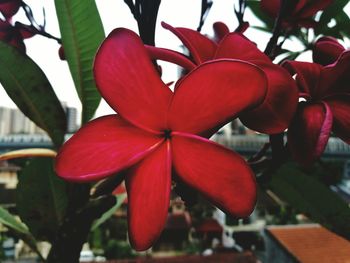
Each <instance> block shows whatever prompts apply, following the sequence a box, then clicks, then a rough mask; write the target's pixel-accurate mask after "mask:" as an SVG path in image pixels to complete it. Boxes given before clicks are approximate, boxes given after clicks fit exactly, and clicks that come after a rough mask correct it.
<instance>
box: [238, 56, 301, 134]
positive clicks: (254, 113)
mask: <svg viewBox="0 0 350 263" xmlns="http://www.w3.org/2000/svg"><path fill="white" fill-rule="evenodd" d="M258 65H259V67H260V68H261V69H262V70H263V71H264V72H265V74H266V76H267V81H268V89H267V94H266V97H265V100H264V102H263V103H262V104H261V105H260V106H259V107H257V108H256V109H254V110H251V111H248V112H246V113H244V114H242V115H240V120H241V121H242V123H243V124H244V125H245V126H247V127H248V128H250V129H253V130H255V131H258V132H262V133H267V134H276V133H279V132H283V131H284V130H285V129H287V128H288V126H289V124H290V122H291V120H292V118H293V116H294V114H295V111H296V109H297V105H298V89H297V86H296V84H295V81H294V80H293V78H292V77H291V76H290V75H289V74H288V72H287V71H286V70H285V69H283V68H281V67H280V66H277V65H275V64H272V63H264V62H260V63H259V64H258Z"/></svg>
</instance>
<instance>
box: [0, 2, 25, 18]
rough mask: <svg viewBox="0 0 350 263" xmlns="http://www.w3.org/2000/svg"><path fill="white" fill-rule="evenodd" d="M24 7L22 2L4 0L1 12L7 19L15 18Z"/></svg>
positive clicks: (0, 5) (0, 6)
mask: <svg viewBox="0 0 350 263" xmlns="http://www.w3.org/2000/svg"><path fill="white" fill-rule="evenodd" d="M21 5H22V0H2V1H0V12H1V13H2V14H3V16H4V17H5V18H6V19H10V18H11V17H12V16H14V15H15V14H16V13H17V11H18V9H19V8H20V7H21Z"/></svg>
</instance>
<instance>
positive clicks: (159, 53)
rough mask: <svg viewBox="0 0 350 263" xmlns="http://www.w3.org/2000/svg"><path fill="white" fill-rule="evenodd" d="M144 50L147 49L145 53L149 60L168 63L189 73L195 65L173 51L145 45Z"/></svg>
mask: <svg viewBox="0 0 350 263" xmlns="http://www.w3.org/2000/svg"><path fill="white" fill-rule="evenodd" d="M145 48H146V49H147V52H148V54H149V56H150V58H151V59H154V60H156V59H160V60H164V61H168V62H171V63H174V64H177V65H179V66H181V67H183V68H185V69H187V70H190V71H191V70H192V69H194V68H195V67H196V65H195V64H194V63H193V62H192V61H191V60H190V59H189V58H187V57H186V56H184V55H183V54H181V53H179V52H176V51H174V50H171V49H165V48H157V47H153V46H148V45H145Z"/></svg>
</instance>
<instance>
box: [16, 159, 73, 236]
mask: <svg viewBox="0 0 350 263" xmlns="http://www.w3.org/2000/svg"><path fill="white" fill-rule="evenodd" d="M66 186H67V185H66V183H65V182H64V181H62V180H61V179H59V178H58V177H57V176H56V174H55V173H54V170H53V159H52V158H36V159H33V160H31V161H30V162H29V163H28V164H27V166H25V167H24V168H23V170H22V171H21V172H20V173H19V183H18V186H17V208H18V213H19V215H20V217H21V219H22V220H23V222H25V223H26V225H27V226H28V227H29V229H30V231H31V233H32V234H33V235H34V236H35V237H36V238H37V239H39V240H49V241H52V240H53V238H54V236H55V234H56V231H57V229H58V226H59V225H60V224H61V222H62V219H63V216H64V213H65V211H66V207H67V188H66Z"/></svg>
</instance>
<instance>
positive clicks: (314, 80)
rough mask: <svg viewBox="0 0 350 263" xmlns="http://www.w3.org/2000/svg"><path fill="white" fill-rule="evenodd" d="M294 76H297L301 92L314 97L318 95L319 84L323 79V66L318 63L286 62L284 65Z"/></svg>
mask: <svg viewBox="0 0 350 263" xmlns="http://www.w3.org/2000/svg"><path fill="white" fill-rule="evenodd" d="M282 65H283V67H285V68H286V69H287V70H288V71H289V72H290V73H291V74H292V75H294V74H297V76H296V81H297V84H298V88H299V90H300V92H302V93H307V94H310V95H311V96H312V97H314V96H315V94H317V93H318V83H319V80H320V78H321V71H322V66H321V65H319V64H316V63H309V62H299V61H286V62H285V63H283V64H282Z"/></svg>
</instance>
